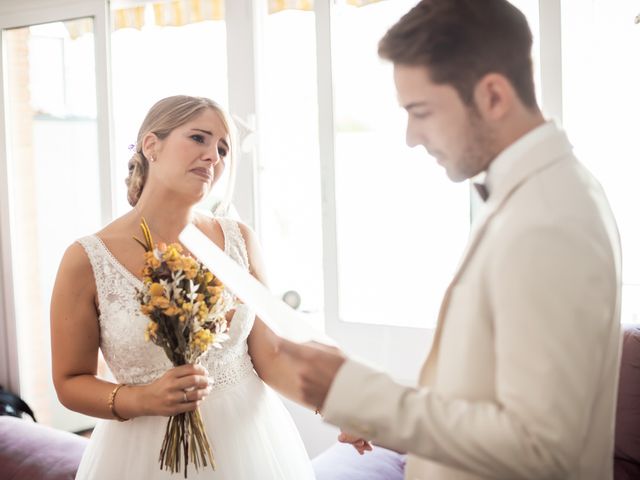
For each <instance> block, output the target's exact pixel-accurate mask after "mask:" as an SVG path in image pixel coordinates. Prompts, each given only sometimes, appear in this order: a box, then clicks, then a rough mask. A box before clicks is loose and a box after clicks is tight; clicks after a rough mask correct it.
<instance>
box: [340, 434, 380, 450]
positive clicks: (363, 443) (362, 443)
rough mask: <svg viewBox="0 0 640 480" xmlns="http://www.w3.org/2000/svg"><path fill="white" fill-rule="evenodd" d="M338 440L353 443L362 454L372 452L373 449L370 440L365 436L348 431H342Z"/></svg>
mask: <svg viewBox="0 0 640 480" xmlns="http://www.w3.org/2000/svg"><path fill="white" fill-rule="evenodd" d="M338 441H339V442H341V443H348V444H350V445H352V446H353V448H355V449H356V450H357V451H358V453H359V454H360V455H364V452H370V451H371V450H373V446H371V443H370V442H368V441H367V440H365V439H364V438H360V437H356V436H355V435H349V434H348V433H344V432H340V435H338Z"/></svg>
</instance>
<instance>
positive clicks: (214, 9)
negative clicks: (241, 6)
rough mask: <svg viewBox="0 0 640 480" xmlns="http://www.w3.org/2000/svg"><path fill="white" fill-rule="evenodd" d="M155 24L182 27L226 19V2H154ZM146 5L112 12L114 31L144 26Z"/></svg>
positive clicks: (222, 0) (171, 0)
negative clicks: (205, 21)
mask: <svg viewBox="0 0 640 480" xmlns="http://www.w3.org/2000/svg"><path fill="white" fill-rule="evenodd" d="M151 6H152V7H153V16H154V18H155V24H156V25H159V26H175V27H177V26H181V25H187V24H190V23H196V22H202V21H204V20H223V19H224V0H165V1H160V2H153V3H152V4H151ZM144 12H145V5H139V6H134V7H125V8H116V9H114V10H113V11H112V17H113V29H114V30H118V29H120V28H137V29H140V28H142V26H143V25H144Z"/></svg>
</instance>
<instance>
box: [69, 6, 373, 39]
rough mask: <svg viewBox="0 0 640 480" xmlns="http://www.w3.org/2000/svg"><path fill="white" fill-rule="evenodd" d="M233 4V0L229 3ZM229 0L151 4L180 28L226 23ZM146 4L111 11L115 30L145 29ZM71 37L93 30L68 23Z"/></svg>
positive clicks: (166, 22) (158, 18) (161, 19)
mask: <svg viewBox="0 0 640 480" xmlns="http://www.w3.org/2000/svg"><path fill="white" fill-rule="evenodd" d="M227 1H233V0H227ZM267 1H268V11H269V13H277V12H281V11H283V10H307V11H311V10H313V0H267ZM341 1H342V2H344V3H346V4H348V5H353V6H355V7H362V6H365V5H369V4H371V3H377V2H381V1H383V0H341ZM224 2H225V0H162V1H157V2H153V3H151V6H152V8H153V16H154V19H155V24H156V25H158V26H180V25H188V24H190V23H196V22H202V21H204V20H224ZM146 5H147V4H146V3H141V4H139V5H132V6H127V7H121V8H114V9H113V10H112V12H111V16H112V19H113V29H114V30H119V29H121V28H136V29H138V30H139V29H141V28H142V27H143V25H144V23H145V9H146ZM67 29H68V30H69V34H70V36H71V38H77V37H79V36H80V35H82V34H83V33H86V32H88V31H91V28H90V25H89V23H87V24H86V25H81V24H80V23H78V22H67Z"/></svg>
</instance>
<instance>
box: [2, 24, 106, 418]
mask: <svg viewBox="0 0 640 480" xmlns="http://www.w3.org/2000/svg"><path fill="white" fill-rule="evenodd" d="M4 34H5V35H4V37H3V38H4V39H5V44H4V45H3V46H4V49H5V52H6V54H7V84H6V91H5V92H3V94H4V97H5V99H6V100H7V106H8V109H7V122H6V125H7V139H8V142H7V143H8V164H7V167H8V171H9V178H10V179H11V181H10V182H11V183H10V185H9V202H10V205H9V208H10V228H11V249H12V268H13V289H14V293H15V299H14V302H15V306H16V318H15V322H16V327H17V335H18V355H19V365H20V382H21V384H20V388H21V392H22V396H23V397H24V399H25V400H26V401H27V403H29V404H30V405H31V406H32V408H33V409H34V411H35V412H36V415H37V416H38V420H39V421H40V422H42V423H45V424H49V425H54V426H56V427H60V428H65V429H68V430H80V429H84V428H87V427H88V426H90V425H92V424H93V423H94V420H93V419H89V418H88V417H83V416H81V415H78V414H75V413H72V412H69V411H68V410H66V409H65V408H64V407H62V405H60V404H59V403H58V401H57V397H56V394H55V391H54V389H53V384H52V381H51V359H50V357H51V353H50V335H49V332H50V330H49V303H50V298H51V290H52V288H53V282H54V280H55V275H56V272H57V268H58V265H59V263H60V259H61V258H62V255H63V253H64V250H65V248H66V247H67V246H69V245H70V244H71V242H73V241H74V240H75V239H77V238H79V237H81V236H83V235H87V234H89V233H91V232H94V231H96V230H97V229H98V228H99V226H100V223H101V219H100V185H99V178H98V153H97V126H96V90H95V84H96V83H95V66H94V38H93V23H92V20H91V19H80V20H74V21H72V22H65V23H50V24H46V25H38V26H34V27H28V28H20V29H15V30H8V31H6V32H4Z"/></svg>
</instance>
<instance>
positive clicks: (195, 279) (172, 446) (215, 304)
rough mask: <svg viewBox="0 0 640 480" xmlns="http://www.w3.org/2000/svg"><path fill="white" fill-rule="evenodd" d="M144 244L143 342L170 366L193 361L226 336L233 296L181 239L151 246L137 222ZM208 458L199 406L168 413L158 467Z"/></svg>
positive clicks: (196, 462) (143, 224)
mask: <svg viewBox="0 0 640 480" xmlns="http://www.w3.org/2000/svg"><path fill="white" fill-rule="evenodd" d="M140 227H141V229H142V233H143V235H144V242H142V241H140V240H138V239H137V238H135V237H134V239H135V240H136V241H137V242H138V243H140V244H141V245H142V246H143V247H144V249H145V254H144V258H145V263H144V268H143V272H142V275H143V287H142V288H141V289H139V290H138V301H139V302H140V308H141V310H142V312H143V313H144V314H145V315H146V316H147V317H149V323H148V325H147V329H146V332H145V338H146V339H147V341H152V342H153V343H155V344H156V345H158V346H160V347H162V348H163V349H164V351H165V353H166V355H167V357H168V358H169V360H171V363H173V365H175V366H179V365H185V364H194V363H196V362H197V361H198V359H199V358H200V356H201V355H202V354H204V353H205V352H207V351H208V350H209V349H210V348H212V347H213V348H221V344H222V343H223V342H224V341H225V340H227V339H228V338H229V336H228V334H227V333H226V332H227V331H228V325H227V320H226V313H227V312H228V311H229V310H231V309H232V308H233V307H234V306H235V301H234V297H233V296H232V295H231V294H230V293H229V292H228V291H227V290H226V289H225V288H224V287H223V285H222V283H221V282H220V281H219V280H218V279H217V278H216V277H215V276H214V275H213V274H212V273H211V272H210V271H209V270H207V269H206V268H205V267H204V266H203V265H202V264H201V263H200V262H198V261H197V260H196V259H194V258H193V257H191V256H189V255H184V254H183V253H182V252H183V250H182V247H181V246H180V244H177V243H172V244H171V245H166V244H164V243H158V244H157V245H155V244H154V243H153V239H152V238H151V232H150V230H149V226H148V225H147V222H146V221H145V220H144V218H143V219H142V222H141V224H140ZM207 460H208V461H209V464H210V465H211V467H212V468H213V469H214V470H215V462H214V460H213V454H212V453H211V446H210V445H209V439H208V437H207V434H206V432H205V429H204V424H203V423H202V417H201V416H200V411H199V410H198V409H196V410H194V411H193V412H186V413H180V414H178V415H174V416H172V417H170V418H169V421H168V422H167V428H166V431H165V436H164V441H163V442H162V448H161V450H160V458H159V461H160V468H161V469H166V470H170V471H171V473H176V472H179V471H180V470H181V469H182V462H183V461H184V477H185V478H187V465H188V463H189V462H191V463H193V464H194V465H195V468H196V470H198V468H199V467H200V466H201V465H202V466H203V467H206V466H207Z"/></svg>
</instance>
